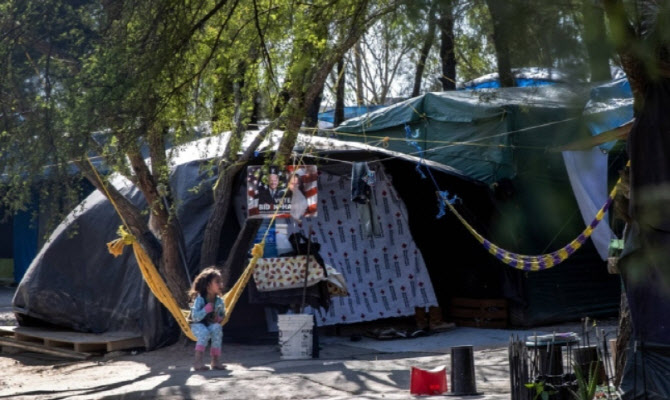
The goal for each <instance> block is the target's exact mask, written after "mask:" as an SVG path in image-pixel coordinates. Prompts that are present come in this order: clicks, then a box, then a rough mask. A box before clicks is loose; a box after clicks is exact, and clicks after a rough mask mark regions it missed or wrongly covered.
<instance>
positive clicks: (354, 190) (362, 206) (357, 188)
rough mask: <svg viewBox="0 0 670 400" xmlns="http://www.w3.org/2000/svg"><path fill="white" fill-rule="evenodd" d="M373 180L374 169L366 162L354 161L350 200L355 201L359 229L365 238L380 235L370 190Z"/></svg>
mask: <svg viewBox="0 0 670 400" xmlns="http://www.w3.org/2000/svg"><path fill="white" fill-rule="evenodd" d="M375 182H376V174H375V171H374V170H372V169H370V167H369V166H368V163H367V162H357V163H354V165H353V167H352V169H351V201H353V202H354V203H356V209H357V210H358V217H359V219H360V223H361V231H362V233H363V236H364V237H367V238H369V237H372V236H373V235H374V236H375V237H380V236H381V235H382V231H381V226H380V225H379V223H378V220H379V218H378V215H377V207H376V205H375V198H374V192H373V190H372V188H373V187H374V185H375Z"/></svg>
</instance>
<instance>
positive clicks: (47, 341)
mask: <svg viewBox="0 0 670 400" xmlns="http://www.w3.org/2000/svg"><path fill="white" fill-rule="evenodd" d="M44 345H45V346H49V347H60V348H64V349H74V346H73V345H72V343H68V342H61V341H59V340H51V339H44Z"/></svg>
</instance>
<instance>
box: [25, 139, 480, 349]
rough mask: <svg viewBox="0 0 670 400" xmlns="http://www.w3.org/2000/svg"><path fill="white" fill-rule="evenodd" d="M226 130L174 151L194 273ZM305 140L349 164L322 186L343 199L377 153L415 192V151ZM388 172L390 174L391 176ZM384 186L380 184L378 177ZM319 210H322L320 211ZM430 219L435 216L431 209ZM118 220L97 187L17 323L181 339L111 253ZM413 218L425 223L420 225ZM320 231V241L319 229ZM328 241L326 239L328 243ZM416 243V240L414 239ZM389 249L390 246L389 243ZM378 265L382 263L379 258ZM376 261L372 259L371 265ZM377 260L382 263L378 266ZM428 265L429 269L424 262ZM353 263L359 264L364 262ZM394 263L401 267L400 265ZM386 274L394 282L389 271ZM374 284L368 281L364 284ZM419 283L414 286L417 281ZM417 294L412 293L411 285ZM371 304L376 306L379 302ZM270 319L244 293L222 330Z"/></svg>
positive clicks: (57, 239)
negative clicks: (361, 164) (355, 170)
mask: <svg viewBox="0 0 670 400" xmlns="http://www.w3.org/2000/svg"><path fill="white" fill-rule="evenodd" d="M224 136H225V135H222V137H220V138H219V139H217V138H208V139H202V140H199V141H197V142H193V143H190V144H188V145H186V146H183V147H181V148H179V149H176V154H177V157H176V158H175V159H174V164H173V165H174V167H173V171H172V173H171V177H170V179H171V187H172V191H173V193H174V195H175V198H176V199H178V201H177V203H176V205H177V214H178V217H179V221H180V225H181V226H182V229H183V233H184V242H185V244H186V248H185V252H186V258H187V260H186V263H187V267H188V269H189V271H190V272H191V276H194V275H195V271H197V270H198V267H199V257H198V254H199V251H200V245H201V243H202V234H203V231H204V228H205V225H206V222H207V218H208V217H209V213H210V207H211V203H212V191H211V187H212V185H213V184H214V179H215V176H216V174H213V172H215V171H214V170H212V168H213V165H215V164H216V163H211V162H210V161H209V160H211V158H212V157H214V156H215V155H216V154H215V152H216V151H217V149H220V148H222V146H221V142H219V140H225V139H224V138H223V137H224ZM271 142H275V143H276V142H278V140H277V137H274V139H273V140H271ZM319 142H320V144H319ZM299 143H309V144H308V145H307V146H308V147H309V148H311V149H315V150H316V153H318V154H325V155H326V156H327V157H326V158H328V159H340V160H344V163H342V162H334V163H333V164H334V165H333V168H335V167H337V169H338V170H340V171H344V170H346V171H344V172H342V175H340V176H334V178H335V179H337V183H336V184H335V186H333V183H328V184H326V182H324V183H323V185H324V187H332V188H336V187H340V192H339V194H337V195H338V196H342V198H340V199H339V201H345V200H346V199H347V198H349V199H350V197H351V190H350V188H349V186H350V185H347V184H346V182H347V179H348V178H349V177H350V174H351V166H350V165H347V164H348V163H350V162H351V161H368V160H370V161H372V160H374V159H376V158H389V157H390V158H392V159H393V165H390V164H389V165H388V166H387V167H386V168H387V170H388V171H391V170H392V169H393V170H394V171H393V172H390V173H391V174H392V175H393V180H392V183H393V185H394V186H395V185H403V188H404V189H402V190H401V189H398V190H397V191H398V193H399V194H400V197H402V198H405V197H406V196H408V197H410V198H411V197H412V196H413V195H414V194H415V193H414V192H412V189H411V181H413V180H414V178H415V177H414V175H413V174H412V173H406V171H413V166H414V164H413V163H414V162H415V161H416V160H417V159H414V161H412V162H410V161H407V159H410V158H411V157H407V156H404V155H402V154H395V153H391V152H389V151H385V150H382V149H375V148H372V147H369V146H365V145H361V144H358V143H352V144H347V143H342V142H339V141H337V140H332V139H323V138H310V137H303V136H301V140H300V142H299ZM297 151H300V149H299V148H298V149H297ZM265 153H266V152H265V151H260V152H259V154H260V155H262V154H265ZM252 163H253V164H261V165H262V164H263V159H262V156H260V157H259V158H258V159H255V160H253V162H252ZM328 163H329V161H327V160H319V168H320V170H321V171H324V173H326V174H327V173H328V172H327V171H328V168H329V166H328V165H329V164H328ZM384 174H385V175H386V173H384ZM435 174H436V175H437V176H438V178H439V179H451V180H455V181H457V182H461V183H460V184H463V185H465V186H468V185H472V183H471V182H468V181H467V180H463V179H462V178H458V175H457V174H455V173H454V171H453V170H451V169H449V168H448V167H444V168H438V169H436V172H435ZM331 175H332V174H331ZM347 175H349V176H347ZM327 180H328V179H326V181H327ZM405 181H409V182H405ZM385 182H386V180H385ZM389 182H390V181H389ZM112 183H113V184H114V185H115V186H116V187H117V188H118V189H119V190H121V191H122V192H123V193H124V194H126V195H127V196H128V197H129V198H130V199H131V201H133V202H134V203H135V204H137V205H138V206H143V197H142V196H141V194H140V192H139V191H138V189H137V188H135V187H134V186H133V185H132V184H130V183H129V182H127V181H126V180H124V179H122V178H120V177H114V178H113V179H112ZM245 183H246V176H245V175H244V174H241V175H240V176H239V177H238V178H237V185H238V187H239V186H241V185H243V184H245ZM338 185H339V186H338ZM377 186H378V187H382V186H381V185H380V184H378V185H377ZM480 186H481V185H480ZM408 188H409V189H408ZM196 189H197V190H196ZM484 189H486V188H485V187H484ZM243 191H244V190H243ZM395 191H396V190H395V189H394V190H393V192H394V193H395ZM329 192H330V191H329ZM235 193H239V190H237V189H236V190H235ZM427 193H428V194H427V198H426V204H428V205H429V206H426V205H420V206H419V208H430V207H431V206H432V207H433V208H434V211H433V212H432V213H433V215H435V213H437V202H436V201H435V199H434V197H433V196H432V195H431V194H430V191H429V190H427ZM332 200H334V199H333V198H332V194H330V196H329V197H326V196H325V194H324V198H323V199H322V200H321V201H324V202H325V201H327V202H328V204H331V202H332ZM388 201H389V205H392V204H391V202H395V201H396V200H391V199H388ZM383 203H384V207H383V208H384V209H386V208H387V204H386V203H387V199H384V202H383ZM238 205H239V204H238ZM245 205H246V204H245ZM333 205H334V204H333ZM403 207H404V206H403ZM401 209H402V208H401ZM233 211H234V210H233V209H231V213H230V214H229V215H228V217H227V218H226V226H225V227H224V232H223V236H224V237H222V238H221V240H222V243H223V244H224V246H223V249H222V250H221V254H220V259H221V260H225V259H226V257H227V255H228V253H229V251H230V247H231V246H232V244H233V242H234V241H235V239H236V237H237V234H238V232H240V224H239V223H238V220H237V218H236V217H235V213H234V212H233ZM324 211H325V206H324ZM330 211H331V215H334V214H333V213H334V210H333V209H331V210H330ZM322 214H324V215H325V214H326V213H325V212H323V213H322ZM380 214H381V213H380ZM320 216H321V214H320V215H319V218H320ZM393 218H394V220H395V218H400V217H393ZM403 218H405V217H403ZM431 218H433V217H432V216H431ZM339 223H340V221H337V224H339ZM120 224H121V221H120V218H119V217H118V216H117V215H116V212H115V210H114V208H113V207H112V206H111V204H110V203H109V202H108V201H107V200H106V198H104V196H103V195H102V194H101V193H99V192H97V191H96V192H94V193H92V194H91V195H90V196H89V197H88V198H86V199H85V200H84V202H83V203H82V204H81V206H80V207H77V209H75V210H74V211H73V212H72V213H71V215H70V216H68V218H67V219H66V220H65V221H64V222H63V223H62V224H61V225H60V226H59V227H58V228H57V229H56V230H55V231H54V232H53V234H52V235H51V238H50V240H49V242H48V243H47V244H46V245H45V246H44V247H43V248H42V249H41V250H40V252H39V253H38V255H37V256H36V257H35V259H34V260H33V262H32V264H31V266H30V268H29V269H28V272H27V273H26V276H25V277H24V279H23V281H22V282H21V283H20V285H19V286H18V288H17V291H16V295H15V297H14V299H13V308H14V311H15V312H16V313H17V314H18V315H19V320H20V322H21V323H22V324H38V323H39V324H43V323H45V322H46V323H48V324H52V325H57V326H60V327H66V328H72V329H74V330H77V331H82V332H107V331H127V332H133V333H136V334H138V335H142V336H143V337H144V340H145V345H146V346H147V348H149V349H152V348H156V347H160V346H163V345H166V344H169V343H171V342H173V341H174V340H176V338H177V337H178V334H179V330H178V327H177V325H176V323H174V321H173V320H172V318H171V317H170V316H169V315H168V314H167V312H166V311H165V309H164V308H163V307H162V306H161V305H160V304H159V303H158V302H157V301H156V300H155V298H154V296H153V295H152V294H151V293H150V292H149V290H148V289H147V287H146V285H145V284H144V282H143V279H142V276H141V274H140V272H139V270H138V267H137V263H136V260H135V258H134V256H133V255H132V252H131V251H129V250H126V251H125V252H124V253H123V254H122V255H121V256H120V257H118V258H114V257H112V256H111V255H110V254H109V253H108V251H107V247H106V243H108V242H109V241H111V240H113V239H115V238H116V237H117V233H116V232H117V229H118V227H119V225H120ZM333 224H335V222H331V225H333ZM403 224H404V223H403ZM416 224H419V225H420V223H415V225H416ZM356 227H358V226H356ZM326 228H328V229H332V230H333V231H335V232H338V230H339V229H340V227H339V226H337V228H336V227H330V228H329V227H326ZM314 230H315V231H317V232H320V231H321V227H320V225H319V227H318V228H317V227H315V228H314ZM347 231H348V230H347ZM405 235H410V233H409V232H407V230H405ZM317 236H318V237H319V241H320V242H321V236H320V234H318V235H317ZM388 237H389V238H392V237H393V236H390V235H388ZM394 237H395V238H396V239H397V238H399V237H400V233H399V232H396V233H395V236H394ZM379 240H382V239H379ZM391 240H392V239H391ZM327 246H328V245H327V244H325V243H324V242H322V248H326V247H327ZM411 246H415V245H414V244H413V242H412V243H411ZM381 247H382V246H377V249H375V251H377V252H381V251H382V248H381ZM410 248H415V247H410ZM364 250H366V247H364V246H360V251H361V252H363V251H364ZM367 250H370V249H367ZM383 250H384V252H386V251H387V248H384V249H383ZM391 250H392V251H395V250H393V249H391ZM421 251H423V249H421ZM391 254H393V253H391ZM414 254H415V255H414V257H413V258H412V260H415V259H417V257H420V254H419V255H418V256H417V255H416V253H414ZM345 257H346V256H345ZM323 258H324V259H326V260H328V259H331V262H332V265H334V266H338V262H339V264H342V262H341V261H342V260H339V254H337V252H334V254H332V255H331V254H330V253H328V254H324V255H323ZM384 259H386V257H384ZM374 262H375V263H377V261H376V260H375V261H374ZM413 265H415V266H416V261H413ZM244 267H245V262H238V263H235V264H234V266H233V271H231V276H230V279H229V282H230V283H232V282H234V281H235V280H236V279H237V277H238V276H239V274H240V273H241V272H242V269H243V268H244ZM372 267H373V265H372V264H371V265H370V269H372ZM374 267H375V269H377V268H376V267H377V266H376V265H374ZM361 268H362V267H361ZM422 268H424V269H423V271H424V272H426V271H425V266H424V267H422ZM356 269H357V270H358V268H356ZM366 269H367V267H366ZM375 269H372V272H371V273H373V274H374V270H375ZM397 270H398V269H397V268H396V269H395V271H397ZM389 271H394V269H393V268H390V269H389V268H383V267H382V269H381V270H380V272H382V273H383V274H387V273H389ZM417 271H418V269H415V268H411V269H410V268H405V270H404V271H403V274H404V275H411V274H412V273H415V274H418V272H417ZM343 273H344V272H343ZM361 273H363V272H361ZM365 273H367V272H365ZM426 273H427V274H430V278H431V282H432V281H433V279H434V278H433V275H432V272H431V271H427V272H426ZM348 279H349V278H348ZM385 279H386V280H388V277H387V278H385ZM348 282H349V280H348ZM419 283H420V282H419ZM370 284H371V285H372V284H374V282H372V281H371V282H370ZM367 285H368V284H367V281H366V282H365V287H367ZM428 286H429V285H427V284H426V285H424V287H428ZM412 287H413V288H414V286H412ZM352 289H353V288H351V289H350V290H352ZM416 289H417V290H416V292H417V294H416V295H415V294H411V295H410V297H409V298H408V301H409V302H405V304H406V305H407V306H406V307H405V310H404V311H403V313H402V314H398V312H400V311H397V312H396V309H395V308H394V309H393V310H392V311H393V314H394V315H396V314H397V315H398V316H402V315H409V314H408V313H409V312H411V313H412V314H413V312H414V308H413V307H414V305H415V303H414V301H417V303H416V305H420V304H419V303H418V302H420V298H421V297H422V296H425V295H423V294H422V293H423V291H422V290H419V289H421V288H420V287H418V288H416ZM356 290H357V289H353V290H352V292H354V294H355V293H356ZM359 290H360V291H363V290H364V289H363V288H362V287H361V289H359ZM414 291H415V290H412V292H414ZM381 293H383V292H381ZM362 296H365V294H362ZM393 297H395V296H393ZM404 297H405V296H400V295H398V296H397V299H385V295H382V296H381V297H380V298H379V303H380V304H381V303H382V300H385V301H383V303H384V305H386V303H393V301H400V302H403V299H404ZM428 297H429V298H431V299H429V301H431V302H433V304H436V301H435V300H434V298H435V296H434V295H433V294H432V288H431V293H428ZM340 299H342V298H340ZM413 299H414V300H413ZM347 301H349V302H351V301H352V300H351V299H347V300H338V306H339V305H340V303H342V304H344V309H346V308H349V307H347V306H346V302H347ZM375 302H376V301H375ZM350 306H351V303H350ZM372 306H373V307H374V305H372ZM335 309H337V307H335V306H333V307H331V310H335ZM339 309H340V310H342V309H343V307H341V306H340V307H339ZM336 311H337V310H336ZM352 317H355V318H348V319H347V320H352V321H355V320H356V318H359V315H354V316H352ZM365 318H366V319H365V320H373V319H378V318H381V317H380V316H378V315H377V313H373V314H370V315H368V316H367V317H365ZM265 324H266V319H265V313H264V309H263V307H262V306H260V305H257V304H250V302H249V300H248V296H247V294H244V295H242V297H241V299H240V303H239V304H238V305H237V307H236V311H235V312H234V313H233V314H232V315H231V321H230V323H229V324H227V325H226V327H225V329H224V331H225V332H226V336H227V337H237V338H238V339H252V340H253V339H254V338H267V337H268V336H267V328H266V325H265Z"/></svg>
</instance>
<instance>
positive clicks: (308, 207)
mask: <svg viewBox="0 0 670 400" xmlns="http://www.w3.org/2000/svg"><path fill="white" fill-rule="evenodd" d="M318 180H319V174H318V170H317V168H316V165H300V166H293V165H289V166H287V167H286V168H283V169H281V168H279V167H275V166H270V167H268V166H261V165H252V166H248V167H247V191H246V193H247V211H248V213H247V215H248V217H249V218H272V216H273V215H275V213H277V218H291V217H293V218H294V219H296V220H300V219H302V218H303V217H315V216H316V215H317V201H318V187H317V183H318Z"/></svg>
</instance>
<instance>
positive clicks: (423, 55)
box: [412, 0, 438, 97]
mask: <svg viewBox="0 0 670 400" xmlns="http://www.w3.org/2000/svg"><path fill="white" fill-rule="evenodd" d="M437 2H438V0H433V2H432V3H431V4H430V9H429V10H428V31H427V32H426V37H425V38H424V40H423V45H422V46H421V50H420V51H419V61H418V62H417V63H416V70H415V72H414V88H412V97H416V96H418V95H419V92H420V91H421V81H422V80H423V71H424V70H425V69H426V60H427V59H428V54H429V53H430V48H431V47H433V42H434V41H435V25H436V23H435V10H436V9H437Z"/></svg>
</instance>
